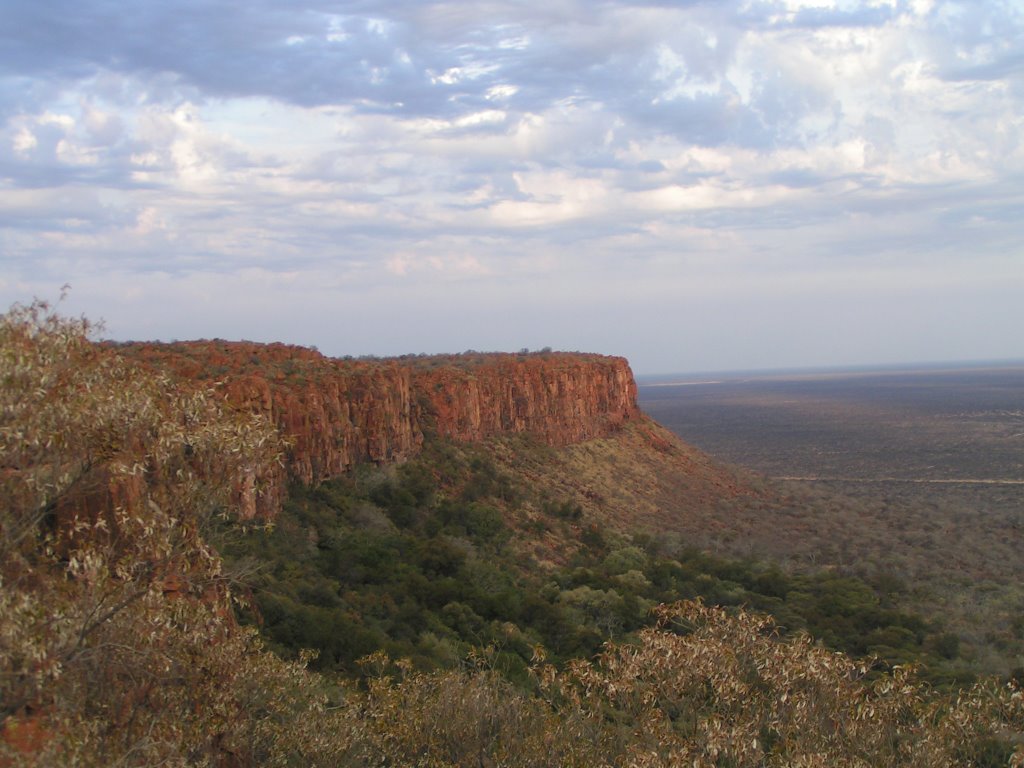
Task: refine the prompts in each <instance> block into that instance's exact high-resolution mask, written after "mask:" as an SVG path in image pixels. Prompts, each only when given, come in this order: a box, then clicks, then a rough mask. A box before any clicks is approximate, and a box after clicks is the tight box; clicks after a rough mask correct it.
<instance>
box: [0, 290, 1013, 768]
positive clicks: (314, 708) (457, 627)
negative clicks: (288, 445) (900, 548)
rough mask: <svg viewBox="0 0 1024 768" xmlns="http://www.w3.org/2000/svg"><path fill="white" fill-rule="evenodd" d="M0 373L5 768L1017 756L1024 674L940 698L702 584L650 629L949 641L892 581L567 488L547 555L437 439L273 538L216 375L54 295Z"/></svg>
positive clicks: (693, 621)
mask: <svg viewBox="0 0 1024 768" xmlns="http://www.w3.org/2000/svg"><path fill="white" fill-rule="evenodd" d="M0 384H2V386H0V498H2V501H3V503H2V505H0V764H3V765H12V766H52V765H62V766H114V765H117V766H152V765H163V766H214V765H232V766H254V765H276V766H353V767H355V766H405V765H422V766H483V765H502V766H550V765H567V766H612V765H631V766H672V765H680V764H687V765H694V766H708V767H710V766H736V767H737V768H738V767H740V766H744V767H745V766H751V768H753V767H754V766H766V765H767V766H889V765H907V766H921V767H922V768H923V767H924V766H962V765H966V766H995V765H1018V766H1019V765H1024V748H1022V747H1020V746H1015V744H1016V742H1017V741H1019V740H1020V737H1021V734H1022V733H1024V695H1022V693H1021V691H1020V690H1019V689H1018V687H1017V686H1016V685H1015V684H1013V683H1010V684H998V683H996V682H989V681H983V682H981V683H979V684H977V685H976V686H974V687H972V688H971V689H969V690H967V691H964V692H962V693H961V694H959V695H956V696H947V695H944V694H941V693H938V692H936V691H935V690H934V689H932V688H930V687H929V686H927V685H925V684H923V683H922V682H921V681H920V680H919V679H918V678H917V677H916V676H915V675H914V674H913V672H912V671H911V670H909V669H907V668H905V667H897V668H893V669H891V670H886V669H881V670H878V671H876V672H875V673H872V671H871V670H870V668H869V667H870V665H869V664H868V663H867V662H862V661H854V660H852V659H851V658H850V657H849V656H847V655H845V654H841V653H839V652H835V651H831V650H826V649H824V648H822V647H820V646H818V645H816V644H815V643H814V642H813V641H812V640H811V639H810V638H809V637H808V636H806V635H804V634H800V633H796V634H793V633H790V634H788V635H786V636H782V637H780V636H779V632H778V631H777V628H776V627H775V626H774V624H773V623H772V621H771V620H769V619H765V618H761V617H758V616H756V615H753V614H749V613H746V612H744V611H741V610H736V611H730V612H727V611H725V610H724V609H720V608H709V607H705V606H704V605H703V604H701V603H699V602H693V601H686V602H680V603H676V604H673V605H668V606H661V607H656V608H655V609H654V614H653V615H654V623H653V624H652V625H651V626H644V627H642V628H641V627H640V625H641V624H642V623H643V622H645V621H646V617H647V616H648V613H647V608H648V607H649V606H652V605H653V604H654V603H655V602H656V601H657V600H659V599H661V598H662V597H664V596H666V595H670V594H671V595H685V594H686V593H687V592H694V593H695V594H707V595H708V596H709V597H711V598H713V599H716V600H719V601H721V602H726V603H737V602H749V603H751V604H757V603H758V601H767V604H766V605H765V606H762V607H773V609H774V610H775V611H776V613H777V615H779V616H783V617H785V618H784V620H785V621H787V622H790V623H791V625H792V627H791V628H797V627H799V626H801V622H802V623H803V624H806V626H808V627H811V628H814V627H815V626H817V625H816V622H820V624H821V627H824V626H826V625H829V626H833V627H834V626H836V625H837V624H836V622H837V621H839V620H840V618H841V617H847V618H849V619H850V627H851V628H850V629H849V630H847V629H842V630H841V631H840V632H839V633H838V634H837V635H836V638H835V640H834V642H836V643H839V644H842V643H853V644H854V645H857V644H859V646H863V650H869V649H870V648H872V647H873V646H874V647H876V648H877V647H889V648H893V649H894V650H899V652H900V653H915V654H920V653H925V652H927V650H928V648H929V647H932V646H934V648H935V649H936V650H938V651H940V653H941V652H942V651H941V648H942V647H943V642H942V640H941V638H939V639H934V638H931V637H930V636H929V633H928V631H927V628H926V627H924V626H922V625H920V624H919V623H918V622H917V621H916V620H915V619H914V618H913V617H912V616H909V615H906V614H903V613H900V612H899V611H896V610H894V609H893V608H891V607H890V606H888V605H887V601H888V600H889V597H890V596H889V595H888V594H887V593H886V591H885V590H884V589H880V588H879V587H878V585H876V587H873V588H872V587H868V586H867V585H865V584H863V583H860V582H856V581H851V580H846V579H842V578H838V577H834V576H830V575H820V576H804V577H800V576H788V575H785V574H782V573H780V572H778V571H773V570H771V569H765V568H759V567H755V566H753V565H750V564H736V563H729V562H725V561H717V560H711V559H706V558H700V557H699V556H697V555H692V554H687V553H664V552H660V551H659V549H658V547H657V545H656V543H655V542H652V541H651V540H649V539H642V538H636V539H633V540H632V541H628V540H621V541H620V540H618V539H617V538H615V537H612V536H610V535H608V534H605V533H602V532H601V531H600V530H599V529H597V528H594V527H592V526H591V525H589V524H588V522H587V521H586V520H581V519H577V518H578V517H579V515H578V514H577V509H576V508H574V507H573V506H572V505H566V504H564V503H559V502H558V501H557V500H548V507H547V509H548V513H549V515H550V516H551V518H552V520H553V521H556V523H555V524H557V525H559V526H565V527H566V529H567V530H570V531H573V532H575V533H576V534H577V536H576V539H577V542H578V546H576V548H575V551H574V552H573V551H570V552H567V555H566V558H567V559H566V562H565V563H563V564H561V565H557V566H556V567H554V568H551V569H549V570H548V572H546V573H544V575H543V576H542V575H540V574H538V573H536V572H535V571H534V570H532V569H531V568H529V567H527V566H528V565H529V564H528V563H523V562H520V561H519V560H517V558H516V557H515V552H516V546H515V545H516V540H517V537H520V536H525V535H527V534H528V532H526V531H519V530H513V529H512V528H509V527H508V526H507V524H506V520H507V517H506V514H505V513H507V512H508V511H510V510H513V509H514V507H515V504H516V503H517V498H518V497H519V496H520V495H521V494H522V493H524V492H523V490H522V489H517V487H516V485H515V483H514V482H512V481H511V480H510V479H508V478H503V477H501V476H500V475H499V474H498V473H497V472H495V471H493V470H492V469H490V468H489V467H488V465H487V463H486V462H485V461H482V460H479V457H474V455H473V453H472V452H468V451H467V452H465V453H461V454H460V453H459V452H452V449H450V448H445V447H444V446H441V447H439V448H438V450H439V451H440V455H439V457H438V458H443V457H445V456H447V457H448V460H447V462H445V461H439V462H438V463H436V464H433V465H431V464H428V463H417V464H412V465H409V466H408V467H407V468H403V469H401V470H397V471H396V473H395V474H394V476H390V475H389V474H388V473H375V472H368V473H367V474H366V475H364V476H360V477H353V478H351V479H346V480H344V481H342V482H341V483H340V484H332V485H329V486H324V487H322V488H320V489H316V490H314V491H311V492H309V493H308V494H304V495H298V496H297V497H296V498H295V499H293V501H292V503H291V505H290V506H289V510H288V512H287V513H286V514H285V516H283V517H282V518H281V524H280V525H279V526H278V532H276V533H275V532H263V533H259V534H257V535H252V534H251V533H249V532H247V531H245V529H244V525H243V524H242V523H241V522H239V521H238V520H237V519H236V518H234V517H233V514H232V510H233V509H234V508H235V507H236V506H237V505H238V504H239V502H242V501H244V500H245V499H244V497H245V495H246V494H247V493H248V492H249V490H250V488H251V485H250V483H249V481H250V480H251V479H252V478H253V477H254V476H255V475H256V472H255V470H256V468H257V467H258V466H259V465H260V464H261V463H262V462H267V461H274V460H275V456H276V454H277V452H278V450H279V449H280V447H279V445H278V441H277V439H276V436H275V433H274V431H273V430H272V429H271V428H270V427H269V426H268V425H267V424H266V423H265V422H262V421H261V420H259V419H256V418H253V417H252V416H250V415H247V414H241V413H236V412H234V411H232V410H231V409H230V408H229V407H227V406H226V405H225V404H224V403H223V401H222V399H221V398H220V396H219V395H218V393H217V391H216V390H194V389H190V388H185V387H182V385H180V384H176V383H174V382H171V381H169V380H167V379H166V378H163V377H160V376H156V375H154V374H152V373H148V372H145V371H143V370H140V369H138V368H136V367H134V366H133V365H132V364H130V363H129V362H127V361H126V360H124V359H123V358H121V357H119V356H118V354H117V352H116V350H115V349H113V348H104V347H99V346H97V345H94V344H92V343H91V342H90V328H89V325H88V323H86V322H85V321H77V320H67V319H64V318H61V317H60V316H58V315H56V314H54V313H52V312H51V311H50V310H49V309H48V308H47V307H46V306H45V305H43V304H39V303H36V304H33V305H31V306H28V307H22V306H16V307H14V308H13V309H12V310H11V311H9V312H8V313H7V314H6V315H4V316H2V318H0ZM428 467H434V469H430V470H429V472H428ZM219 548H225V549H227V548H230V549H232V550H233V551H234V553H235V559H234V562H235V563H236V565H238V566H241V565H242V564H243V563H245V562H246V560H245V557H244V554H245V553H246V552H249V553H252V554H255V555H256V556H257V557H256V560H257V564H259V561H260V560H262V562H263V563H265V564H266V565H267V566H268V567H267V568H266V570H264V571H263V572H259V573H257V574H256V575H255V576H254V577H253V582H252V583H254V584H255V592H254V597H255V599H254V600H253V601H252V603H251V605H252V606H254V608H256V609H258V611H259V614H261V615H262V618H263V621H264V626H265V628H266V631H267V632H268V634H270V635H271V636H272V637H273V638H274V640H273V642H274V644H275V645H276V646H277V647H278V648H279V649H280V650H288V649H294V648H295V647H297V646H301V645H315V646H319V647H320V648H322V649H323V650H322V657H321V658H320V659H317V660H316V661H315V662H314V663H316V664H318V665H319V666H320V669H321V670H322V671H321V672H314V671H311V670H310V669H308V668H307V662H310V661H312V657H311V655H310V654H307V653H301V654H298V656H297V658H295V659H292V660H282V658H280V656H278V655H276V654H274V653H271V652H269V651H268V650H266V649H265V648H264V647H263V642H262V640H261V638H260V636H259V634H258V633H257V632H256V631H255V630H254V629H251V628H248V629H247V628H244V627H242V626H240V625H239V624H238V623H237V622H236V621H235V619H234V618H233V615H232V608H233V606H234V605H235V603H236V600H237V598H238V597H239V596H240V595H244V594H245V592H244V591H241V592H240V591H239V588H238V579H239V578H240V577H241V576H244V575H245V572H244V569H236V570H235V571H234V572H232V571H231V570H230V569H225V566H224V562H223V561H222V559H221V556H220V555H219V554H218V551H219ZM250 575H251V574H250ZM801 595H803V597H801ZM772 601H778V602H777V603H776V602H772ZM833 604H835V606H836V607H837V610H834V611H833V610H832V607H831V606H832V605H833ZM815 606H816V607H815ZM812 608H813V610H812ZM816 616H818V618H815V617H816ZM868 617H873V618H870V619H869V618H868ZM517 622H518V623H517ZM318 623H319V627H320V629H319V633H317V626H318ZM632 630H636V631H635V632H633V631H632ZM855 630H856V631H855ZM818 631H822V630H821V629H819V630H818ZM876 632H881V634H878V635H876V634H874V633H876ZM606 635H613V636H615V638H616V640H615V641H614V642H612V643H608V644H606V645H604V646H601V652H600V654H599V655H598V656H596V657H589V654H590V653H591V652H592V651H593V650H594V649H595V648H596V647H597V643H598V642H599V640H600V639H601V638H602V637H604V636H606ZM908 635H914V637H915V639H914V641H912V642H911V641H910V640H909V637H908ZM823 636H824V635H823ZM431 637H432V638H433V639H431ZM893 639H896V640H899V642H893ZM904 640H905V641H906V642H903V641H904ZM537 641H539V642H540V643H543V644H544V645H546V646H549V647H550V649H551V657H550V659H548V658H545V652H544V650H543V649H542V648H540V647H531V645H532V644H533V643H534V642H537ZM830 641H831V640H830ZM859 646H858V647H852V648H851V649H852V650H855V651H859V650H861V649H860V647H859ZM446 648H447V650H445V649H446ZM372 649H383V650H376V651H375V653H373V654H371V655H369V656H368V657H365V658H364V659H363V660H362V661H360V662H358V663H357V664H356V665H355V667H353V665H352V660H353V659H354V658H355V657H357V656H358V655H359V654H360V653H361V652H363V651H365V650H372ZM527 649H529V658H527V657H526V654H527ZM953 650H954V649H952V648H947V649H946V651H945V652H946V653H947V655H953V653H952V652H953ZM581 656H582V657H581ZM400 657H411V658H412V659H413V661H408V660H405V659H403V658H400ZM449 663H452V664H453V665H452V666H450V667H448V668H442V669H434V667H445V666H446V665H448V664H449ZM417 667H418V668H417ZM355 670H358V675H357V676H355V677H353V675H351V674H350V673H352V672H353V671H355Z"/></svg>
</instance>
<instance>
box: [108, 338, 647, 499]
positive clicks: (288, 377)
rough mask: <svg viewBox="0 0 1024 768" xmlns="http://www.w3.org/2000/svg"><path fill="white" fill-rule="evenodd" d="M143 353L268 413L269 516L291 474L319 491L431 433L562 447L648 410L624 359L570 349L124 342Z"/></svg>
mask: <svg viewBox="0 0 1024 768" xmlns="http://www.w3.org/2000/svg"><path fill="white" fill-rule="evenodd" d="M122 351H123V353H124V354H128V355H131V356H133V357H136V358H138V359H140V360H141V361H143V362H145V363H146V364H149V365H153V366H155V367H158V368H161V369H163V370H166V371H169V372H170V373H171V374H172V375H174V376H177V377H180V378H183V379H188V380H191V381H193V382H196V383H197V384H199V385H203V384H214V383H216V386H217V387H218V388H219V389H221V390H222V391H223V392H224V395H225V397H226V399H227V400H228V402H229V403H231V404H232V405H233V406H234V407H236V408H240V409H244V410H248V411H252V412H256V413H260V414H263V415H264V416H266V417H267V418H269V419H270V420H271V421H272V422H273V423H274V424H275V425H277V427H278V429H279V431H280V433H281V434H282V435H283V436H284V437H285V438H286V440H287V441H288V442H289V447H288V451H287V456H286V461H285V469H284V471H283V472H276V473H272V474H273V475H274V476H273V477H264V478H262V479H261V481H262V488H263V491H262V494H261V499H262V502H261V503H260V507H261V509H260V510H257V509H251V510H250V511H263V512H270V511H271V510H272V509H273V508H274V507H275V506H276V504H277V503H278V501H279V498H280V495H281V493H282V491H283V485H284V483H283V481H284V479H285V477H284V476H283V475H284V474H287V476H288V477H290V478H291V479H293V480H297V481H299V482H302V483H305V484H312V483H316V482H319V481H322V480H324V479H327V478H329V477H332V476H336V475H339V474H341V473H343V472H346V471H347V470H349V469H351V468H352V467H354V466H356V465H357V464H361V463H371V462H372V463H376V464H386V463H390V462H394V461H399V460H402V459H404V458H408V457H410V456H412V455H414V454H415V453H416V452H417V451H418V450H419V448H420V446H421V445H422V443H423V440H424V435H425V434H426V435H429V434H436V435H438V436H442V437H447V438H451V439H454V440H458V441H474V440H482V439H485V438H488V437H491V436H494V435H500V434H512V433H529V434H530V435H532V436H533V437H534V438H535V439H537V440H540V441H542V442H544V443H547V444H549V445H554V446H564V445H571V444H573V443H578V442H581V441H583V440H587V439H590V438H594V437H602V436H606V435H608V434H610V433H611V432H613V431H614V430H615V429H616V428H618V427H619V426H621V425H622V424H623V423H624V422H626V421H627V420H629V419H632V418H635V417H637V416H638V415H639V410H638V407H637V403H636V396H637V392H636V384H635V382H634V380H633V374H632V372H631V371H630V369H629V364H628V363H627V362H626V360H625V359H623V358H617V357H605V356H601V355H584V354H570V353H533V354H521V355H508V354H465V355H450V356H434V357H406V358H395V359H385V360H350V359H335V358H328V357H324V356H323V355H321V354H320V353H318V352H317V351H315V350H312V349H306V348H304V347H294V346H288V345H284V344H253V343H250V342H224V341H201V342H181V343H174V344H130V345H123V346H122Z"/></svg>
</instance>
